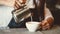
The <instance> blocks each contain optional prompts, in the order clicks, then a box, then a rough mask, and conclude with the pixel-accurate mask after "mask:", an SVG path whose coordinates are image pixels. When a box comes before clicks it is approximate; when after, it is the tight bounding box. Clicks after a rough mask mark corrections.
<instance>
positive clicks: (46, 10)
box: [44, 5, 54, 19]
mask: <svg viewBox="0 0 60 34" xmlns="http://www.w3.org/2000/svg"><path fill="white" fill-rule="evenodd" d="M44 13H45V19H48V18H52V19H54V17H53V15H52V13H51V12H50V10H49V9H48V8H47V7H46V5H45V12H44Z"/></svg>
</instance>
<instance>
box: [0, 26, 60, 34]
mask: <svg viewBox="0 0 60 34" xmlns="http://www.w3.org/2000/svg"><path fill="white" fill-rule="evenodd" d="M59 33H60V26H54V27H53V28H52V29H50V30H45V31H37V32H29V31H28V30H27V29H26V28H13V29H0V34H59Z"/></svg>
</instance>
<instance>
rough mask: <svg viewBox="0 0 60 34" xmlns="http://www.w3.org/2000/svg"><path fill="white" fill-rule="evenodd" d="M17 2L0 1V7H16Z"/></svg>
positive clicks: (13, 0) (12, 0) (11, 0)
mask: <svg viewBox="0 0 60 34" xmlns="http://www.w3.org/2000/svg"><path fill="white" fill-rule="evenodd" d="M14 2H15V0H0V5H6V6H12V7H13V6H14Z"/></svg>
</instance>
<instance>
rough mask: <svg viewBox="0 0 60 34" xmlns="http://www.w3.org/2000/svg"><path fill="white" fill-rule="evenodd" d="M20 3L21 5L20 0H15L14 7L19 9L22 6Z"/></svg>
mask: <svg viewBox="0 0 60 34" xmlns="http://www.w3.org/2000/svg"><path fill="white" fill-rule="evenodd" d="M20 5H21V4H20V2H19V0H16V1H15V4H14V8H15V9H18V8H20Z"/></svg>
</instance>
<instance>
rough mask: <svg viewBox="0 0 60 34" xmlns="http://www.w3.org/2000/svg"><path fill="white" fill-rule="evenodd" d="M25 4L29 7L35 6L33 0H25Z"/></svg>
mask: <svg viewBox="0 0 60 34" xmlns="http://www.w3.org/2000/svg"><path fill="white" fill-rule="evenodd" d="M26 5H27V6H28V7H29V8H35V5H34V3H33V0H27V1H26Z"/></svg>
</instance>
